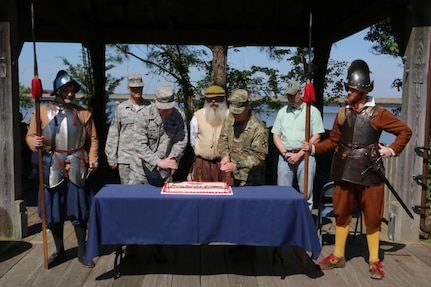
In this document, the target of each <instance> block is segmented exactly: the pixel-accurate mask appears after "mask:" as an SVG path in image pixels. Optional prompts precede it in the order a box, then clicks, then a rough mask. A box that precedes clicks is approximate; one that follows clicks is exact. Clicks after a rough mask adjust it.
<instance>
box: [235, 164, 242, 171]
mask: <svg viewBox="0 0 431 287" xmlns="http://www.w3.org/2000/svg"><path fill="white" fill-rule="evenodd" d="M240 168H241V165H240V164H239V162H237V163H236V169H237V170H239V169H240Z"/></svg>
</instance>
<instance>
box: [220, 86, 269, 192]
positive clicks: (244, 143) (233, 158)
mask: <svg viewBox="0 0 431 287" xmlns="http://www.w3.org/2000/svg"><path fill="white" fill-rule="evenodd" d="M228 100H229V102H230V106H229V111H230V114H229V116H228V117H227V118H226V120H225V122H224V124H223V127H222V130H221V132H220V138H219V141H218V150H219V152H220V155H221V168H220V169H221V170H222V171H224V172H229V173H233V177H234V185H235V186H245V185H262V184H264V183H265V158H266V155H267V154H268V129H267V128H266V126H265V124H264V123H263V122H262V121H261V120H259V119H258V118H257V117H256V116H255V115H253V114H252V111H251V107H250V105H249V95H248V92H247V91H246V90H243V89H238V90H235V91H234V92H233V94H232V95H231V96H230V98H229V99H228Z"/></svg>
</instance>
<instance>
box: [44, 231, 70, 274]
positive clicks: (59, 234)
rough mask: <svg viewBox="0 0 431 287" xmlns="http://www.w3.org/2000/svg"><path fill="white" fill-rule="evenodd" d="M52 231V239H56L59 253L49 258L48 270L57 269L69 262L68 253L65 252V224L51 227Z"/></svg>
mask: <svg viewBox="0 0 431 287" xmlns="http://www.w3.org/2000/svg"><path fill="white" fill-rule="evenodd" d="M50 230H51V233H52V238H53V239H54V243H55V248H56V249H57V252H56V253H54V254H52V255H51V256H50V257H49V259H48V268H52V267H55V266H57V265H60V264H61V263H63V262H65V261H67V256H66V252H65V251H64V243H63V230H64V225H63V223H61V224H55V225H51V226H50Z"/></svg>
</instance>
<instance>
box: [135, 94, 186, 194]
mask: <svg viewBox="0 0 431 287" xmlns="http://www.w3.org/2000/svg"><path fill="white" fill-rule="evenodd" d="M156 96H157V95H156ZM187 135H188V131H187V125H186V123H185V115H184V113H183V112H182V111H181V110H179V109H178V108H175V107H174V108H173V109H172V112H171V114H170V115H169V116H168V117H167V118H165V119H162V117H161V116H160V114H159V112H158V109H157V106H156V105H151V106H150V108H148V109H144V110H142V112H141V113H139V114H138V116H137V117H136V120H135V134H134V138H133V142H134V146H135V152H136V154H134V156H133V161H132V164H131V166H130V167H131V171H132V172H131V180H132V183H133V184H139V183H149V184H151V185H155V186H162V185H163V184H164V182H165V181H166V180H168V179H169V178H170V176H171V171H170V170H166V169H160V168H159V167H158V166H157V165H158V163H159V161H160V160H161V159H164V158H168V157H174V158H175V159H176V161H177V162H179V161H180V159H181V157H182V156H183V154H184V150H185V148H186V145H187V142H188V137H187Z"/></svg>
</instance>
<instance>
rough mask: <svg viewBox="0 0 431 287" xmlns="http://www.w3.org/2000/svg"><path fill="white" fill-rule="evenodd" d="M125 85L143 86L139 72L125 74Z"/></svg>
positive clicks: (132, 86)
mask: <svg viewBox="0 0 431 287" xmlns="http://www.w3.org/2000/svg"><path fill="white" fill-rule="evenodd" d="M127 85H129V87H131V88H141V87H143V86H144V81H142V76H141V75H140V74H131V75H128V76H127Z"/></svg>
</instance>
